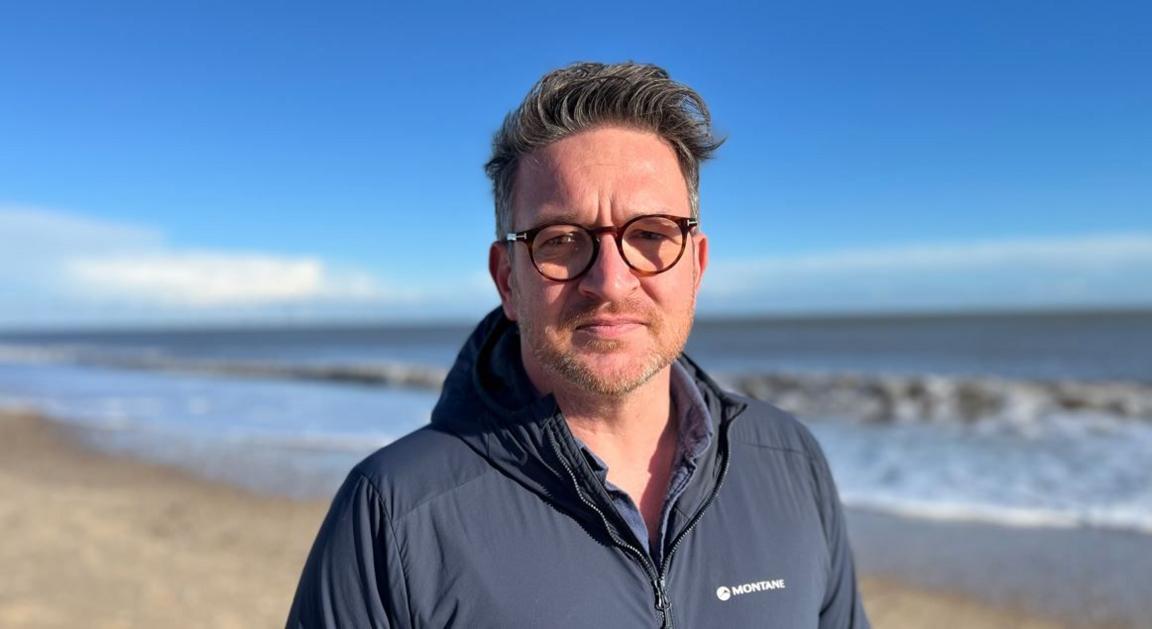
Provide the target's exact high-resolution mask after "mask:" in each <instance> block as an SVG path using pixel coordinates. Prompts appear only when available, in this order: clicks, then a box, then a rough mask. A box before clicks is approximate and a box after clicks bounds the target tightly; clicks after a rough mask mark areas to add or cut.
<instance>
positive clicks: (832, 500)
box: [804, 429, 871, 629]
mask: <svg viewBox="0 0 1152 629" xmlns="http://www.w3.org/2000/svg"><path fill="white" fill-rule="evenodd" d="M804 432H805V436H806V438H807V440H808V442H809V443H808V447H809V449H810V452H811V460H812V473H813V475H814V476H815V479H816V489H817V492H818V494H819V495H818V500H819V502H820V504H819V507H820V517H821V519H822V521H823V524H824V539H825V540H826V542H827V544H828V557H829V562H830V566H829V573H828V589H827V590H826V591H825V593H824V603H823V605H822V606H821V608H820V625H819V626H820V629H846V628H850V629H871V624H870V623H869V622H868V617H867V616H866V615H865V613H864V607H863V604H862V601H861V599H860V592H859V590H858V589H857V586H856V566H855V561H854V560H853V558H852V548H851V546H850V545H849V543H848V529H847V526H846V524H845V522H844V508H843V506H842V505H841V503H840V496H839V494H838V492H837V491H836V483H835V482H834V481H833V480H832V471H831V470H830V469H829V468H828V461H827V460H826V459H825V458H824V453H823V451H822V450H821V449H820V446H819V444H818V443H817V442H816V439H815V437H813V436H812V435H811V434H810V433H808V431H807V429H805V431H804Z"/></svg>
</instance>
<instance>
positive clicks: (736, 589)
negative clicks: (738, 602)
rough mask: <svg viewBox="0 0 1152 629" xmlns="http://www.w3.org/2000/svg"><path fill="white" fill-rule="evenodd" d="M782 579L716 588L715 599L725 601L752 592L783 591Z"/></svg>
mask: <svg viewBox="0 0 1152 629" xmlns="http://www.w3.org/2000/svg"><path fill="white" fill-rule="evenodd" d="M783 589H784V579H773V580H771V581H753V582H752V583H744V584H742V585H732V586H728V585H721V586H720V587H718V588H716V598H718V599H720V600H722V601H726V600H728V599H730V598H732V597H733V596H740V595H741V594H751V593H752V592H767V591H769V590H783Z"/></svg>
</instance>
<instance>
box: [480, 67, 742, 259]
mask: <svg viewBox="0 0 1152 629" xmlns="http://www.w3.org/2000/svg"><path fill="white" fill-rule="evenodd" d="M606 125H621V126H625V127H632V128H636V129H641V130H644V131H651V132H653V133H655V134H657V135H659V136H660V137H661V138H663V139H664V140H665V141H666V142H668V143H669V144H670V145H672V148H673V149H674V150H675V151H676V158H677V160H678V161H679V162H680V172H681V173H683V175H684V181H685V183H687V184H688V202H689V205H690V206H691V208H692V217H693V218H699V216H700V164H701V163H702V162H704V161H705V160H707V159H708V158H709V157H711V156H712V153H713V152H714V151H715V150H716V149H717V148H719V147H720V144H722V143H723V141H724V140H723V139H722V138H717V137H716V136H715V135H713V133H712V117H711V115H710V114H709V113H708V106H707V105H705V103H704V99H703V98H701V97H700V95H699V94H697V93H696V91H695V90H693V89H692V88H690V87H688V86H686V85H683V84H681V83H677V82H676V81H673V80H672V79H670V78H669V76H668V72H667V71H666V70H664V69H663V68H661V67H659V66H655V65H650V64H641V63H632V62H627V63H618V64H611V65H608V64H603V63H574V64H572V65H570V66H567V67H564V68H560V69H558V70H553V71H552V72H549V73H548V74H545V75H544V76H543V77H541V79H540V80H539V81H538V82H537V83H536V85H534V86H532V89H531V90H530V91H529V92H528V95H527V96H526V97H525V98H524V102H522V103H520V106H519V107H517V108H516V109H515V110H513V111H512V112H511V113H509V114H508V115H507V116H506V117H505V118H504V124H503V125H501V127H500V130H499V131H497V132H496V135H495V137H493V139H492V158H491V159H489V160H488V163H487V164H485V165H484V172H486V173H487V174H488V177H489V178H491V179H492V196H493V200H494V201H495V205H496V238H497V240H502V239H503V238H504V235H505V234H507V233H508V232H510V231H512V192H513V190H512V188H513V186H514V184H515V182H516V172H517V170H518V167H519V165H520V160H521V158H522V157H524V155H526V154H528V153H531V152H532V151H535V150H537V149H540V148H543V147H545V146H548V145H549V144H552V143H553V142H556V141H557V140H561V139H563V138H565V137H568V136H570V135H574V134H576V133H579V132H581V131H586V130H588V129H592V128H594V127H598V126H606Z"/></svg>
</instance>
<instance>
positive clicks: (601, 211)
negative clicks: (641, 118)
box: [512, 127, 689, 229]
mask: <svg viewBox="0 0 1152 629" xmlns="http://www.w3.org/2000/svg"><path fill="white" fill-rule="evenodd" d="M512 201H513V202H512V207H513V209H514V215H513V224H514V225H517V227H518V228H520V229H522V228H523V226H525V225H528V224H537V223H539V222H542V221H545V220H558V219H574V220H580V221H586V222H596V221H597V220H599V219H600V218H604V219H605V220H608V219H609V218H610V219H611V220H612V221H613V222H616V221H619V220H621V219H624V218H627V217H629V216H633V215H636V214H650V213H662V214H676V215H683V216H688V214H689V202H688V187H687V184H686V182H685V181H684V176H683V174H682V173H681V171H680V163H679V161H678V160H677V158H676V152H675V151H674V150H673V149H672V147H671V146H670V145H669V144H668V143H667V142H666V141H664V140H663V139H661V138H660V137H659V136H658V135H656V134H655V133H652V132H648V131H640V130H636V129H626V128H618V127H602V128H597V129H592V130H589V131H583V132H581V133H577V134H575V135H571V136H568V137H566V138H564V139H562V140H559V141H557V142H554V143H552V144H550V145H548V146H546V147H544V148H541V149H539V150H536V151H534V152H532V153H529V154H528V155H525V156H524V158H523V160H522V161H521V163H520V166H519V168H518V169H517V173H516V182H515V186H514V188H513V199H512Z"/></svg>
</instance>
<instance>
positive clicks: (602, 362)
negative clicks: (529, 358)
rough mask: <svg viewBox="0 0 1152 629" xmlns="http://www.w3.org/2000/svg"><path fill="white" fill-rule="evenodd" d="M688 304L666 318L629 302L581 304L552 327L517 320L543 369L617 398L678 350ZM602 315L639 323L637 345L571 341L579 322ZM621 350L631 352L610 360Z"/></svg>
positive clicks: (653, 373)
mask: <svg viewBox="0 0 1152 629" xmlns="http://www.w3.org/2000/svg"><path fill="white" fill-rule="evenodd" d="M521 303H524V302H521ZM694 306H695V299H693V300H691V302H690V303H689V304H688V308H687V311H686V312H683V313H673V314H672V316H671V317H670V318H669V317H666V316H665V315H664V313H662V312H661V311H660V310H659V309H657V308H656V307H654V306H653V305H651V304H647V303H643V302H638V301H634V300H633V301H628V302H623V303H599V304H597V303H584V304H578V305H577V306H575V307H573V308H572V309H570V310H569V312H566V313H564V315H562V317H561V319H560V320H559V321H558V322H556V323H555V324H554V325H548V324H545V325H538V321H536V317H533V316H527V317H520V318H519V319H520V320H519V321H518V324H519V326H520V333H521V336H522V338H523V340H524V342H526V343H528V347H529V349H530V350H531V352H532V355H533V357H535V359H536V361H537V362H538V363H539V364H540V365H542V366H543V367H544V368H545V369H546V370H547V371H549V372H550V373H552V374H553V375H555V376H558V377H560V378H561V379H563V380H564V381H566V382H568V383H570V384H572V385H575V386H576V387H577V388H579V389H580V390H583V391H585V392H588V393H593V394H596V395H600V396H606V397H621V396H624V395H626V394H628V393H631V392H632V391H635V390H636V389H638V388H640V387H641V386H642V385H644V384H645V383H647V382H648V381H649V380H651V379H652V378H653V377H654V376H656V374H658V373H660V372H661V371H662V370H664V369H665V368H666V367H668V366H669V365H671V364H672V362H673V361H674V360H676V358H677V357H678V356H679V355H680V353H681V352H682V351H684V345H685V344H686V343H687V341H688V333H689V331H690V330H691V328H692V318H693V312H694V310H695V307H694ZM605 315H617V316H619V315H626V316H628V317H635V318H637V319H639V320H640V321H643V322H644V324H645V328H644V332H646V338H645V342H643V343H642V346H641V347H636V344H637V343H638V341H637V340H636V339H633V338H628V339H623V340H616V339H599V338H592V339H587V340H584V341H581V342H579V343H577V342H576V341H575V340H574V337H575V335H576V332H577V330H578V329H579V328H580V327H581V326H583V325H586V324H588V323H590V322H591V321H592V320H593V319H595V318H596V317H599V316H605ZM630 348H631V349H630ZM624 352H631V354H632V355H629V356H616V357H615V358H616V359H615V360H613V358H614V355H616V354H622V353H624ZM621 361H622V362H621Z"/></svg>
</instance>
